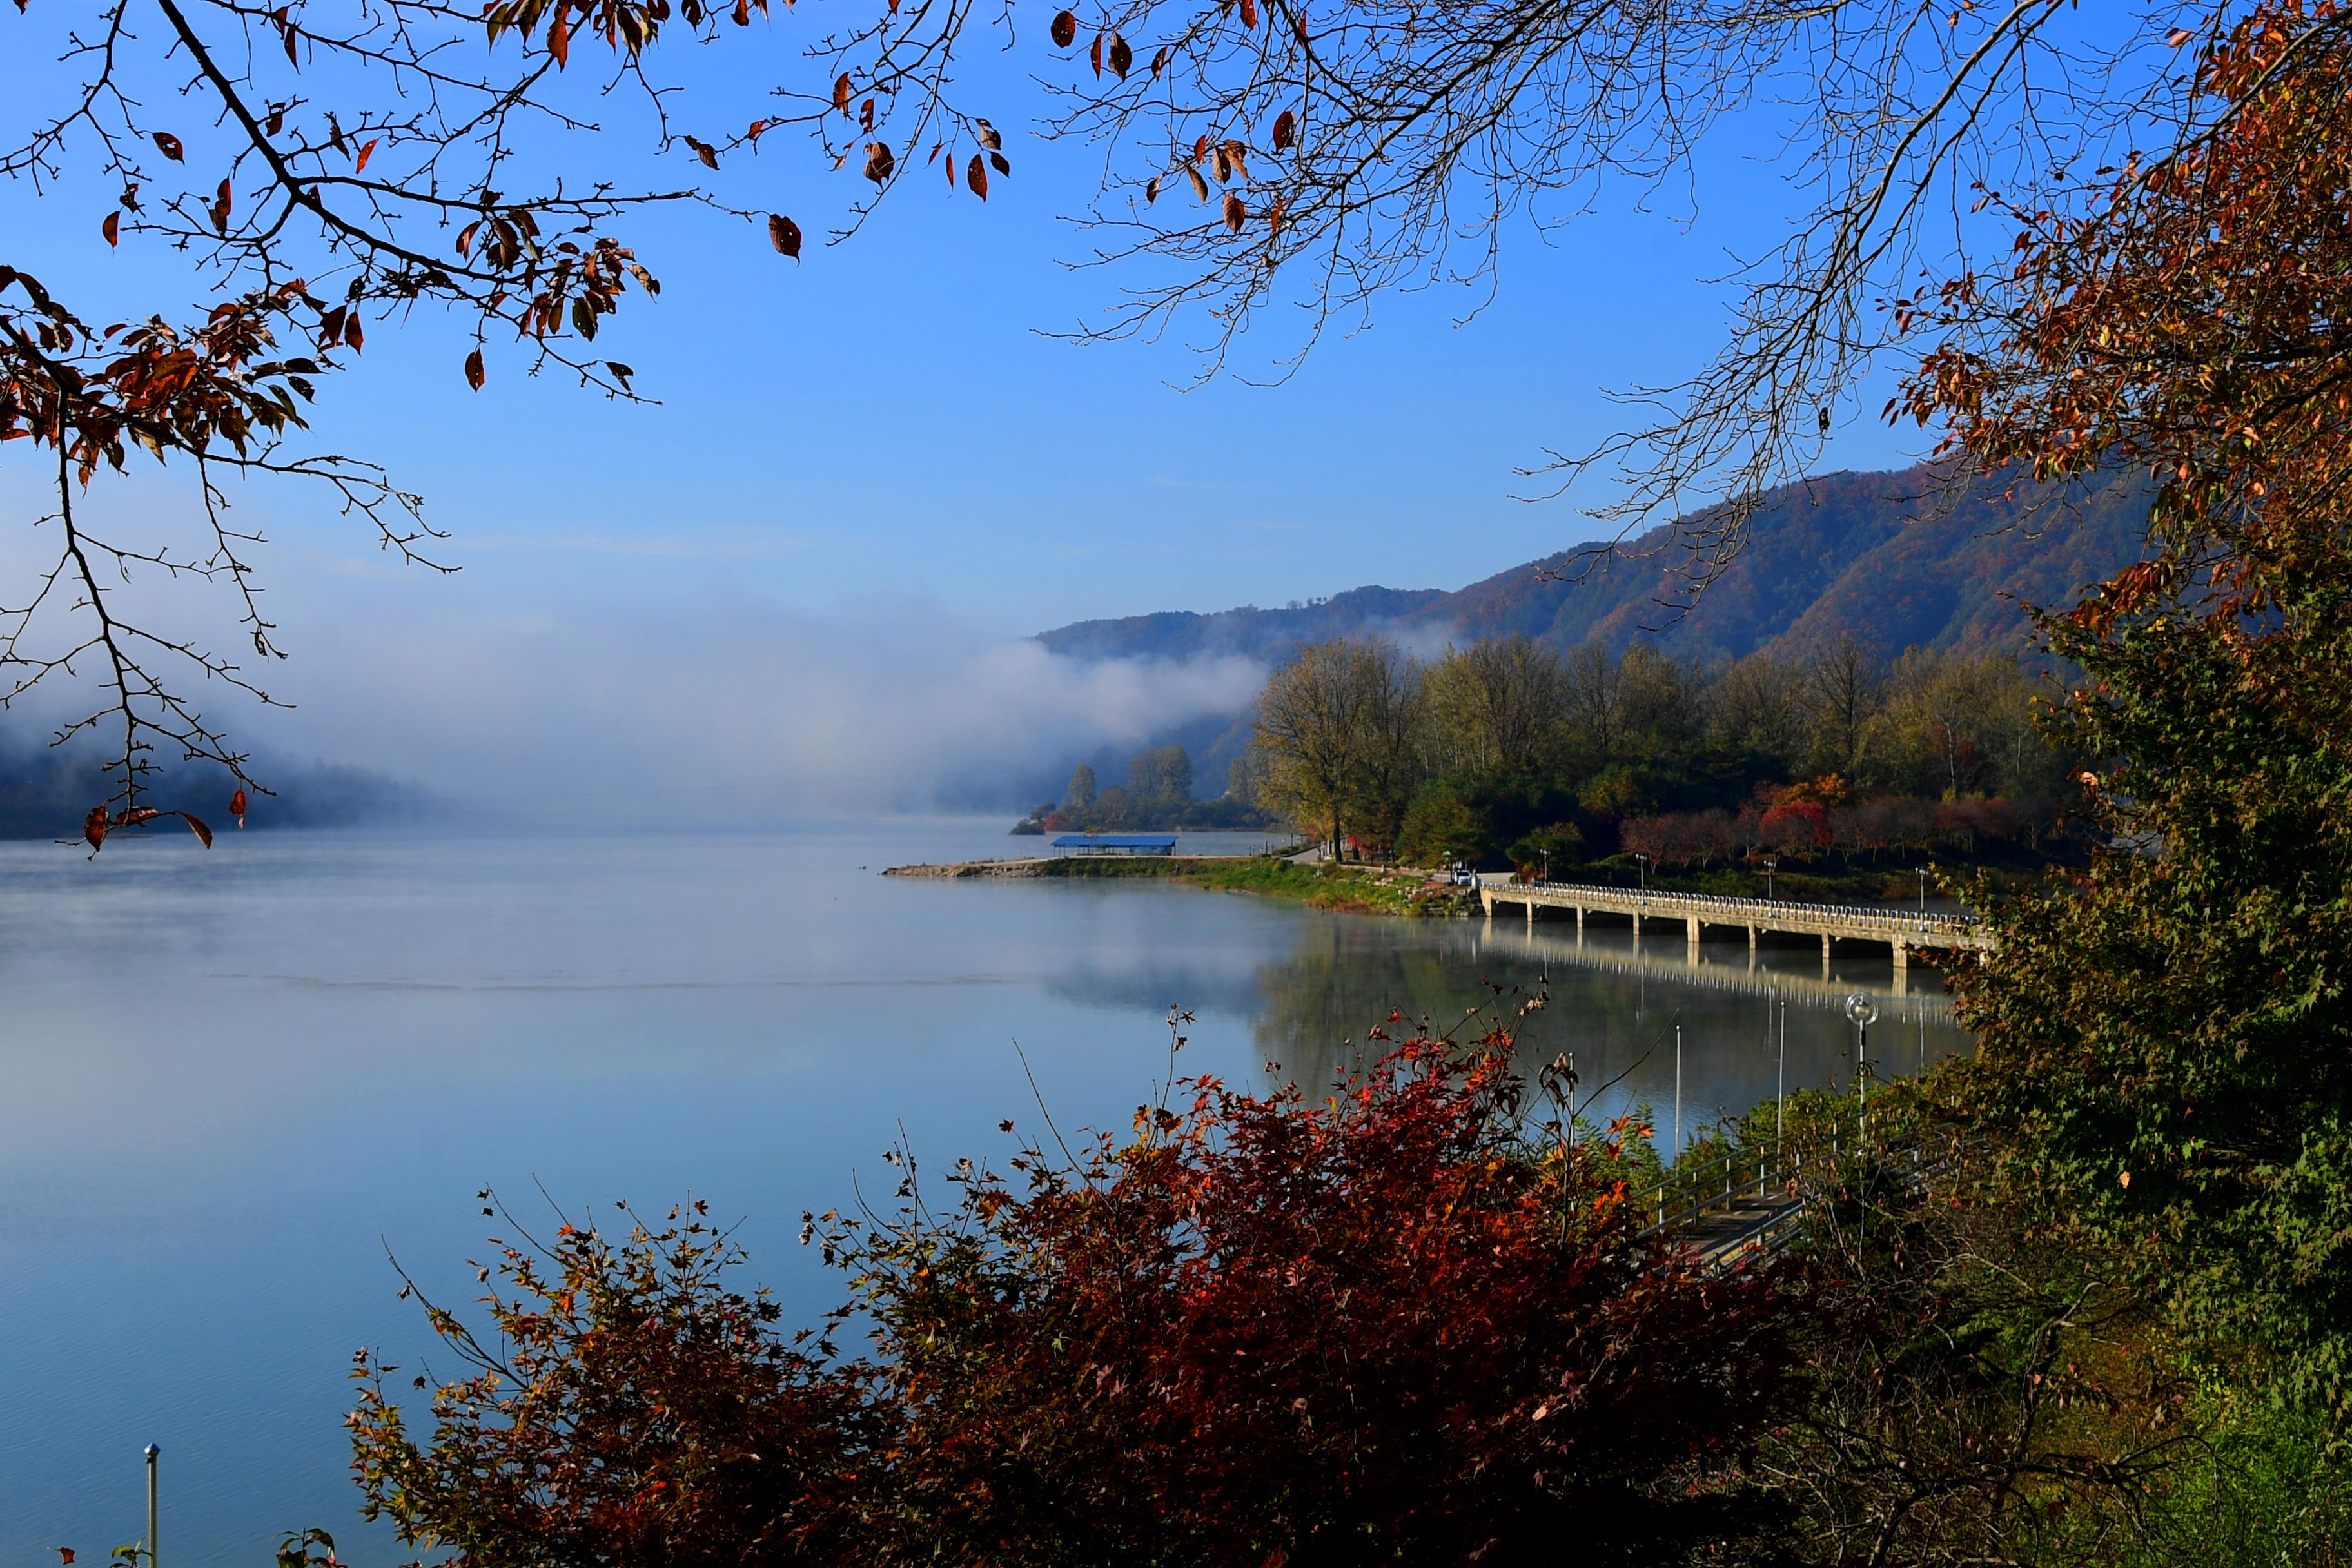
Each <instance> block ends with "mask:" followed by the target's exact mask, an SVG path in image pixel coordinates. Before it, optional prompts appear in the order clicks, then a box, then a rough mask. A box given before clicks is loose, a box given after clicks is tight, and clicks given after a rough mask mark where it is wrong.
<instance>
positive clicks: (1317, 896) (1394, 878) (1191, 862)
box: [1037, 856, 1478, 920]
mask: <svg viewBox="0 0 2352 1568" xmlns="http://www.w3.org/2000/svg"><path fill="white" fill-rule="evenodd" d="M1037 874H1038V875H1039V876H1045V877H1066V878H1073V879H1083V878H1091V879H1118V878H1150V877H1157V878H1161V879H1168V880H1172V881H1178V882H1183V883H1186V884H1188V885H1190V886H1192V887H1195V888H1211V889H1216V890H1218V891H1220V892H1228V893H1257V894H1260V895H1262V896H1264V897H1267V898H1276V899H1292V900H1297V901H1298V902H1299V903H1302V904H1306V905H1307V906H1309V907H1310V908H1313V909H1318V910H1340V911H1343V912H1345V913H1349V914H1369V915H1404V916H1410V917H1415V918H1423V919H1429V918H1434V919H1440V920H1447V919H1459V918H1462V917H1464V916H1466V915H1468V914H1471V913H1473V912H1475V910H1477V908H1478V895H1477V894H1476V892H1475V891H1474V890H1472V889H1467V888H1455V887H1451V886H1448V885H1446V884H1444V883H1432V882H1430V881H1428V880H1426V879H1423V878H1421V877H1418V876H1414V875H1412V874H1410V873H1400V872H1394V871H1388V870H1383V869H1381V868H1378V867H1369V866H1297V865H1293V864H1292V863H1291V862H1290V861H1288V860H1286V859H1283V858H1279V857H1276V856H1252V857H1250V858H1247V859H1244V860H1233V859H1223V858H1218V859H1202V858H1189V857H1185V856H1171V857H1167V858H1158V857H1151V858H1146V857H1135V858H1126V857H1112V856H1101V857H1076V856H1073V857H1068V858H1062V859H1056V860H1048V861H1046V862H1045V864H1044V865H1043V866H1042V867H1040V868H1038V871H1037Z"/></svg>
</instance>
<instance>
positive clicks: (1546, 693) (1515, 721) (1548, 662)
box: [1422, 633, 1567, 773]
mask: <svg viewBox="0 0 2352 1568" xmlns="http://www.w3.org/2000/svg"><path fill="white" fill-rule="evenodd" d="M1422 689H1423V698H1424V700H1426V702H1427V704H1428V710H1429V712H1428V719H1429V726H1430V731H1431V736H1432V740H1433V742H1434V744H1435V746H1436V747H1437V748H1438V750H1439V751H1440V752H1441V753H1442V762H1441V764H1440V765H1441V768H1442V770H1443V771H1445V772H1449V773H1450V772H1454V771H1457V770H1468V771H1473V772H1483V773H1535V772H1537V771H1538V770H1539V769H1540V768H1542V767H1544V766H1546V765H1547V764H1549V763H1552V762H1554V761H1555V760H1556V756H1557V752H1558V751H1559V742H1560V735H1561V731H1562V728H1563V725H1564V723H1565V721H1566V717H1567V675H1566V672H1565V671H1564V670H1563V669H1562V668H1561V666H1560V661H1559V655H1557V654H1555V653H1553V652H1552V651H1551V650H1550V649H1549V648H1547V647H1542V646H1540V645H1539V644H1538V643H1537V642H1535V640H1534V639H1532V638H1530V637H1528V636H1527V635H1526V634H1524V633H1514V634H1512V635H1511V636H1509V637H1483V638H1481V639H1479V640H1478V641H1476V642H1474V643H1472V644H1471V645H1470V646H1469V647H1465V648H1455V647H1448V648H1447V649H1446V650H1445V653H1444V657H1443V658H1439V659H1438V660H1437V661H1436V662H1435V663H1433V664H1432V665H1431V666H1430V667H1429V668H1428V670H1427V672H1426V673H1425V674H1424V675H1423V678H1422Z"/></svg>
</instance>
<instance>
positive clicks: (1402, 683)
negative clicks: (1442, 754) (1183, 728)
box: [1251, 638, 1421, 859]
mask: <svg viewBox="0 0 2352 1568" xmlns="http://www.w3.org/2000/svg"><path fill="white" fill-rule="evenodd" d="M1420 715H1421V670H1420V668H1419V667H1418V666H1417V665H1415V664H1414V662H1413V661H1412V659H1410V658H1406V657H1405V656H1404V654H1402V652H1400V651H1399V650H1398V648H1397V647H1396V645H1395V644H1393V643H1391V642H1387V641H1382V640H1360V639H1349V638H1338V639H1335V640H1333V641H1330V642H1321V643H1309V644H1308V645H1307V646H1306V647H1302V648H1300V649H1299V650H1298V652H1297V656H1296V657H1294V658H1292V659H1291V661H1290V662H1289V663H1287V664H1285V665H1282V666H1279V667H1278V668H1276V669H1275V670H1274V672H1273V673H1272V674H1271V675H1269V676H1268V677H1267V678H1266V683H1265V690H1264V691H1262V692H1260V693H1259V695H1258V703H1257V719H1256V722H1255V727H1254V730H1253V732H1252V739H1251V745H1252V747H1253V748H1254V749H1255V752H1256V753H1257V755H1258V758H1259V760H1260V768H1259V773H1258V781H1257V788H1256V797H1257V799H1258V801H1259V802H1260V804H1262V805H1265V806H1267V807H1268V808H1269V809H1272V810H1275V811H1278V812H1281V813H1283V814H1284V815H1286V816H1289V817H1290V818H1291V819H1292V820H1293V821H1295V822H1297V823H1298V824H1300V825H1301V826H1307V825H1313V826H1316V827H1318V829H1319V828H1324V827H1328V837H1326V840H1325V841H1326V842H1327V843H1328V844H1329V846H1330V847H1331V855H1332V858H1334V859H1337V858H1339V854H1340V851H1341V848H1342V847H1343V845H1344V842H1345V838H1346V836H1347V834H1348V832H1349V829H1350V828H1353V829H1355V830H1357V831H1359V832H1362V833H1367V834H1370V835H1373V836H1376V837H1379V838H1380V839H1381V841H1383V842H1388V841H1392V840H1393V839H1394V837H1395V834H1396V827H1397V823H1398V821H1399V819H1400V818H1401V817H1402V815H1403V812H1404V809H1405V806H1406V804H1407V803H1408V801H1409V800H1410V799H1411V796H1412V787H1413V785H1414V784H1417V783H1418V782H1419V779H1418V777H1417V776H1416V775H1417V773H1418V767H1419V759H1418V747H1417V742H1418V739H1419V737H1418V735H1417V733H1416V730H1417V727H1418V724H1419V721H1420Z"/></svg>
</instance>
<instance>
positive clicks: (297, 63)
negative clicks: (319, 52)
mask: <svg viewBox="0 0 2352 1568" xmlns="http://www.w3.org/2000/svg"><path fill="white" fill-rule="evenodd" d="M294 38H295V35H294V23H293V21H292V19H291V18H290V17H289V16H287V8H286V7H285V6H282V5H281V6H279V7H278V42H279V43H282V44H284V45H285V46H286V63H287V64H288V65H289V66H293V67H295V68H298V69H299V68H300V67H301V64H302V60H301V57H300V56H299V55H297V54H296V53H295V52H294Z"/></svg>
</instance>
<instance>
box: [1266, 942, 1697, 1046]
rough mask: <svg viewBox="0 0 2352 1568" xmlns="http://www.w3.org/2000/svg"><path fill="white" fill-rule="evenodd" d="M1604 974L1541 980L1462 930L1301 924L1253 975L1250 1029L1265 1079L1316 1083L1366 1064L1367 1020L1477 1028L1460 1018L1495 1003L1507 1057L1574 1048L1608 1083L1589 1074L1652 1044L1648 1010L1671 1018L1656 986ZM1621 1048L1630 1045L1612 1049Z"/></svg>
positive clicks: (1532, 968) (1397, 1030)
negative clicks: (1527, 1009) (1408, 933)
mask: <svg viewBox="0 0 2352 1568" xmlns="http://www.w3.org/2000/svg"><path fill="white" fill-rule="evenodd" d="M1415 934H1419V933H1415ZM1599 979H1600V977H1598V976H1583V975H1578V974H1574V973H1566V974H1552V975H1549V976H1548V975H1547V973H1546V972H1545V970H1544V967H1543V966H1542V965H1541V964H1540V963H1536V962H1533V961H1531V960H1529V959H1527V958H1523V957H1519V956H1517V955H1513V954H1507V953H1498V952H1494V951H1492V950H1491V949H1489V950H1486V951H1483V952H1482V951H1481V947H1480V944H1479V943H1478V942H1476V941H1475V939H1474V937H1473V935H1472V932H1471V930H1470V928H1468V927H1463V928H1459V929H1455V930H1449V931H1445V932H1444V933H1443V934H1442V935H1440V936H1438V938H1437V939H1436V940H1434V941H1412V940H1399V933H1398V932H1396V931H1394V930H1392V929H1391V928H1390V927H1387V926H1384V925H1381V924H1379V923H1376V922H1373V921H1321V922H1316V923H1315V924H1312V925H1310V926H1308V927H1307V929H1306V930H1305V931H1302V933H1301V937H1300V941H1299V943H1298V946H1297V949H1296V950H1295V951H1294V952H1292V953H1291V954H1290V956H1289V957H1287V958H1286V959H1284V960H1283V961H1281V962H1280V963H1269V964H1265V965H1264V966H1263V967H1261V968H1260V969H1259V971H1258V986H1259V990H1260V992H1261V994H1262V995H1263V997H1264V1010H1263V1011H1262V1012H1261V1013H1260V1014H1259V1016H1258V1019H1257V1023H1256V1026H1255V1033H1256V1041H1257V1046H1258V1050H1259V1055H1260V1057H1261V1058H1262V1059H1263V1060H1264V1061H1265V1062H1269V1063H1276V1064H1279V1065H1278V1068H1276V1070H1275V1071H1273V1072H1271V1073H1270V1074H1269V1075H1268V1076H1269V1077H1270V1078H1271V1079H1274V1080H1275V1081H1277V1082H1280V1081H1286V1080H1296V1081H1297V1082H1298V1083H1300V1084H1302V1085H1306V1086H1308V1087H1319V1086H1321V1085H1324V1084H1328V1083H1329V1082H1331V1081H1332V1080H1333V1079H1334V1078H1336V1077H1337V1076H1338V1075H1339V1073H1340V1072H1342V1071H1344V1070H1350V1069H1354V1068H1360V1067H1361V1066H1362V1065H1364V1063H1365V1062H1366V1061H1367V1060H1368V1059H1369V1058H1368V1052H1367V1046H1366V1039H1365V1037H1366V1033H1367V1031H1368V1030H1369V1029H1370V1028H1372V1027H1374V1026H1379V1027H1381V1028H1384V1029H1386V1030H1387V1031H1388V1033H1389V1034H1390V1035H1391V1037H1398V1038H1401V1037H1402V1036H1403V1033H1404V1031H1405V1029H1406V1027H1407V1026H1412V1027H1415V1028H1418V1027H1420V1026H1423V1020H1426V1025H1427V1026H1428V1027H1429V1028H1430V1029H1432V1030H1433V1031H1434V1032H1439V1033H1443V1032H1445V1031H1448V1030H1456V1029H1467V1030H1468V1031H1470V1032H1471V1033H1473V1034H1476V1033H1483V1032H1484V1030H1485V1028H1486V1023H1484V1022H1473V1023H1469V1024H1466V1025H1465V1018H1466V1017H1467V1016H1468V1015H1469V1014H1470V1012H1471V1010H1472V1009H1474V1008H1477V1007H1481V1006H1487V1005H1493V1006H1494V1007H1496V1010H1497V1011H1498V1012H1499V1013H1500V1014H1501V1015H1502V1016H1503V1017H1504V1019H1505V1020H1506V1021H1507V1022H1509V1023H1511V1024H1512V1025H1513V1026H1514V1027H1515V1029H1516V1030H1517V1036H1518V1044H1517V1050H1516V1051H1515V1052H1514V1053H1513V1054H1514V1056H1515V1058H1517V1061H1518V1064H1519V1066H1520V1068H1521V1069H1522V1070H1523V1071H1527V1072H1533V1071H1534V1070H1535V1069H1536V1068H1538V1067H1540V1066H1541V1065H1542V1064H1543V1063H1546V1062H1549V1061H1550V1060H1551V1059H1552V1058H1554V1057H1556V1056H1558V1055H1559V1053H1561V1052H1563V1051H1575V1052H1578V1053H1580V1055H1579V1060H1578V1068H1579V1070H1580V1075H1581V1076H1582V1077H1583V1079H1585V1081H1586V1082H1587V1083H1588V1084H1591V1085H1597V1084H1599V1083H1600V1082H1601V1081H1603V1079H1602V1078H1601V1077H1597V1076H1596V1074H1601V1075H1606V1074H1609V1073H1613V1072H1615V1071H1620V1070H1622V1068H1623V1067H1624V1066H1626V1065H1630V1064H1631V1063H1632V1062H1633V1061H1634V1060H1635V1059H1637V1058H1639V1057H1640V1055H1641V1054H1642V1051H1643V1049H1644V1048H1647V1047H1652V1046H1654V1044H1655V1040H1654V1038H1653V1037H1654V1036H1655V1035H1656V1034H1657V1028H1656V1024H1657V1023H1658V1018H1651V1017H1649V1016H1648V1015H1650V1014H1653V1013H1657V1014H1658V1016H1659V1018H1664V1017H1665V1016H1667V1014H1666V1013H1662V1012H1660V1011H1659V1009H1657V1008H1656V1007H1654V1006H1652V1005H1649V1003H1650V998H1649V992H1650V991H1651V990H1652V989H1653V988H1652V987H1650V986H1648V985H1646V984H1639V983H1636V984H1623V983H1622V982H1620V983H1617V984H1606V983H1603V984H1594V983H1593V982H1595V981H1597V980H1599ZM1498 987H1499V988H1500V993H1501V994H1500V995H1499V997H1498V995H1497V989H1496V988H1498ZM1544 989H1549V991H1550V992H1551V994H1552V998H1553V1000H1552V1002H1551V1005H1549V1006H1547V1007H1546V1008H1544V1009H1543V1010H1541V1011H1539V1012H1537V1013H1534V1014H1531V1015H1528V1016H1525V1017H1520V1016H1517V1007H1518V1003H1519V1002H1520V1001H1521V1000H1522V999H1524V998H1525V997H1526V996H1528V995H1530V994H1535V993H1537V992H1538V990H1544ZM1658 989H1664V988H1663V987H1661V988H1658ZM1668 1011H1669V1012H1670V1011H1671V1009H1668ZM1392 1013H1398V1014H1402V1015H1403V1017H1404V1022H1403V1023H1402V1024H1397V1025H1391V1024H1390V1023H1389V1021H1388V1020H1389V1017H1390V1016H1391V1014H1392ZM1667 1027H1669V1028H1671V1024H1670V1023H1669V1024H1668V1025H1667ZM1374 1044H1375V1047H1377V1042H1375V1043H1374ZM1620 1045H1630V1046H1632V1047H1633V1049H1632V1050H1630V1051H1624V1050H1619V1049H1616V1048H1614V1047H1618V1046H1620ZM1621 1058H1622V1059H1621ZM1612 1061H1614V1062H1616V1063H1617V1064H1618V1065H1616V1066H1612V1065H1611V1064H1612Z"/></svg>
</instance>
